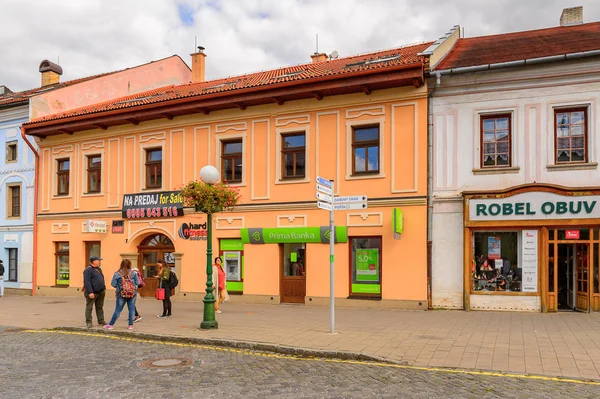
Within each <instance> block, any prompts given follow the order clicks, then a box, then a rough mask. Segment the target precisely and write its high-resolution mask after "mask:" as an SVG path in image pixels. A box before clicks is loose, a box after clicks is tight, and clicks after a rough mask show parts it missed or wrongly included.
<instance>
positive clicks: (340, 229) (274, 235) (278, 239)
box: [240, 226, 348, 244]
mask: <svg viewBox="0 0 600 399" xmlns="http://www.w3.org/2000/svg"><path fill="white" fill-rule="evenodd" d="M240 235H241V236H242V243H244V244H270V243H282V244H285V243H308V242H320V243H323V244H328V243H329V239H330V237H331V229H330V228H329V226H320V227H281V228H248V229H241V230H240ZM334 240H335V242H348V231H347V229H346V226H335V237H334Z"/></svg>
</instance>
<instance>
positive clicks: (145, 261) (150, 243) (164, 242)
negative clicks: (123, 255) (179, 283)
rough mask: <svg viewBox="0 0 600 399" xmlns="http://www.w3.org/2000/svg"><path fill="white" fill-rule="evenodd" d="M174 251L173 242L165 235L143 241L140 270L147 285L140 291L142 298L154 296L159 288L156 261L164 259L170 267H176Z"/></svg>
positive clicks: (149, 237)
mask: <svg viewBox="0 0 600 399" xmlns="http://www.w3.org/2000/svg"><path fill="white" fill-rule="evenodd" d="M174 251H175V248H174V246H173V242H172V241H171V240H170V239H169V238H168V237H167V236H165V235H163V234H153V235H151V236H148V237H146V238H145V239H144V240H143V241H142V243H141V244H140V246H139V247H138V252H139V259H138V268H139V270H140V272H141V273H142V276H143V277H144V282H145V283H146V285H145V286H144V287H142V288H140V290H139V291H138V292H139V294H140V295H141V296H143V297H153V296H154V294H155V292H156V288H158V279H156V278H155V277H154V276H156V274H157V273H158V266H157V265H156V261H157V260H158V259H163V260H164V261H165V262H166V263H167V266H168V267H172V266H174V265H175V264H174V262H175V260H174V258H173V252H174ZM178 277H179V276H178Z"/></svg>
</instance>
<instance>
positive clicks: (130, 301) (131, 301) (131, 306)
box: [108, 296, 135, 326]
mask: <svg viewBox="0 0 600 399" xmlns="http://www.w3.org/2000/svg"><path fill="white" fill-rule="evenodd" d="M125 304H127V309H128V310H129V325H130V326H132V325H133V316H134V315H135V297H133V298H122V297H120V296H118V297H117V306H116V307H115V313H113V315H112V318H111V319H110V321H109V322H108V324H110V325H111V326H113V325H114V324H115V323H116V322H117V319H118V318H119V316H120V315H121V312H122V311H123V308H124V307H125Z"/></svg>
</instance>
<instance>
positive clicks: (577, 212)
mask: <svg viewBox="0 0 600 399" xmlns="http://www.w3.org/2000/svg"><path fill="white" fill-rule="evenodd" d="M467 201H468V202H467V203H468V205H469V220H471V221H485V220H544V219H594V218H600V204H599V202H600V196H598V195H581V196H565V195H558V194H554V193H546V192H531V193H523V194H517V195H513V196H511V197H506V198H478V199H469V200H467Z"/></svg>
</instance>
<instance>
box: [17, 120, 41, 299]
mask: <svg viewBox="0 0 600 399" xmlns="http://www.w3.org/2000/svg"><path fill="white" fill-rule="evenodd" d="M21 136H22V137H23V140H24V141H25V142H26V143H27V145H28V146H29V148H31V151H33V155H34V156H35V177H34V180H33V270H32V272H33V275H32V279H31V295H35V294H36V292H37V235H38V224H37V207H38V182H39V180H38V178H39V171H40V154H39V153H38V152H37V150H36V149H35V147H34V146H33V145H32V144H31V142H30V141H29V140H28V139H27V136H26V135H25V128H24V127H23V126H21Z"/></svg>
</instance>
